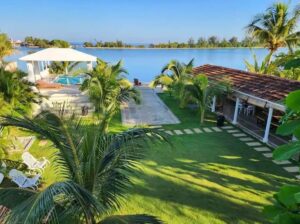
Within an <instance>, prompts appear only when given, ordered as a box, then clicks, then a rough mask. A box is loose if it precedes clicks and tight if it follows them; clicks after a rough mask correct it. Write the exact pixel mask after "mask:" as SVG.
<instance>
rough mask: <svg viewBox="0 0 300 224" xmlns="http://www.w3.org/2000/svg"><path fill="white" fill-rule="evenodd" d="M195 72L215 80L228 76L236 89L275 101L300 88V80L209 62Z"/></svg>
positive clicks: (196, 68) (194, 71)
mask: <svg viewBox="0 0 300 224" xmlns="http://www.w3.org/2000/svg"><path fill="white" fill-rule="evenodd" d="M193 74H194V75H197V74H205V75H207V76H208V78H209V79H210V80H215V81H221V80H224V78H226V79H227V80H229V81H230V82H231V84H232V88H233V89H234V90H238V91H241V92H243V93H246V94H250V95H253V96H256V97H259V98H262V99H266V100H269V101H273V102H277V101H280V100H282V99H284V98H285V97H286V96H287V95H288V94H289V93H290V92H292V91H295V90H299V89H300V82H299V81H294V80H288V79H283V78H279V77H276V76H271V75H261V74H256V73H252V72H247V71H242V70H238V69H231V68H226V67H222V66H216V65H209V64H206V65H202V66H199V67H195V68H194V69H193Z"/></svg>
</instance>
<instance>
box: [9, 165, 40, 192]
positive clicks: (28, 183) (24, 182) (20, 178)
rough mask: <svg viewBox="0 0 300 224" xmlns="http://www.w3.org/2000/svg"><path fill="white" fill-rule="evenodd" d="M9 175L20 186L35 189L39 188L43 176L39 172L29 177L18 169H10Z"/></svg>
mask: <svg viewBox="0 0 300 224" xmlns="http://www.w3.org/2000/svg"><path fill="white" fill-rule="evenodd" d="M8 176H9V177H10V178H11V180H12V182H14V183H16V184H17V185H18V187H19V188H32V189H34V190H36V189H37V188H38V184H39V180H40V177H41V176H40V175H39V174H37V175H35V176H34V177H32V178H29V177H27V176H25V174H24V173H22V172H21V171H19V170H16V169H12V170H11V171H9V173H8Z"/></svg>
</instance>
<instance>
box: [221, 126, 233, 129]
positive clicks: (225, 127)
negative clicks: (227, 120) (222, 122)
mask: <svg viewBox="0 0 300 224" xmlns="http://www.w3.org/2000/svg"><path fill="white" fill-rule="evenodd" d="M222 128H223V129H232V128H233V126H224V127H222Z"/></svg>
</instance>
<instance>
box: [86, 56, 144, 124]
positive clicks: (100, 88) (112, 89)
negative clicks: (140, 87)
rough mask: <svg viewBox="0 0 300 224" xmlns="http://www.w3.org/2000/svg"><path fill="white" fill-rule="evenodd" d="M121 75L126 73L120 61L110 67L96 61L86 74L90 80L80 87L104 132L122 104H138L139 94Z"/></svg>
mask: <svg viewBox="0 0 300 224" xmlns="http://www.w3.org/2000/svg"><path fill="white" fill-rule="evenodd" d="M123 74H127V71H126V70H125V69H124V68H123V67H122V61H119V62H118V63H117V64H115V65H110V64H108V63H107V62H104V61H102V60H100V59H98V60H97V65H96V67H95V68H94V70H93V71H92V72H91V73H89V74H88V75H89V76H90V78H89V79H86V80H85V81H84V82H83V84H82V85H81V90H82V91H87V92H88V94H89V98H90V100H91V102H92V103H93V104H94V107H95V112H96V114H98V115H99V117H100V118H101V119H102V123H103V124H104V125H103V128H104V130H107V128H108V125H109V122H110V120H111V119H112V117H113V116H114V114H115V113H116V112H117V111H118V110H119V108H120V105H121V103H122V102H124V101H129V100H130V99H133V100H134V101H135V102H136V103H139V102H140V94H139V92H138V91H137V90H136V89H135V88H133V87H132V85H131V83H130V82H129V81H128V80H127V79H126V78H125V76H124V75H123Z"/></svg>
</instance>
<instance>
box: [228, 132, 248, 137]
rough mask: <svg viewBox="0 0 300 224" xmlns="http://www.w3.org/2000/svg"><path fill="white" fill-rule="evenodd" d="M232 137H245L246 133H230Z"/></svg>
mask: <svg viewBox="0 0 300 224" xmlns="http://www.w3.org/2000/svg"><path fill="white" fill-rule="evenodd" d="M232 135H233V136H234V137H246V136H247V135H246V134H244V133H235V134H232Z"/></svg>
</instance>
